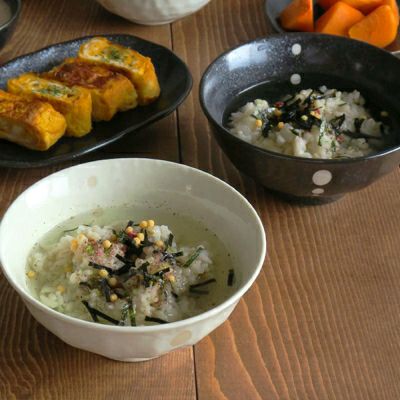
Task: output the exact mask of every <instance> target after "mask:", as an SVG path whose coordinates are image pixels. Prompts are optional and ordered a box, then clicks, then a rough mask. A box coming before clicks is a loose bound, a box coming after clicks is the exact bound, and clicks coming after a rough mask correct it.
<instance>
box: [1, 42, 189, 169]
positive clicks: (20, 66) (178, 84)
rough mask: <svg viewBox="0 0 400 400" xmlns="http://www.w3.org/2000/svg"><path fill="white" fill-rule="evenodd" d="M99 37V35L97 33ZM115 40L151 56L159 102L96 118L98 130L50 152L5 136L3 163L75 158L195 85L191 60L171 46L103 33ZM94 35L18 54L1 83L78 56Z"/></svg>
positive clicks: (166, 110) (142, 122)
mask: <svg viewBox="0 0 400 400" xmlns="http://www.w3.org/2000/svg"><path fill="white" fill-rule="evenodd" d="M97 36H99V35H97ZM100 36H103V37H106V38H108V39H109V40H111V41H112V42H115V43H118V44H121V45H123V46H126V47H130V48H132V49H135V50H136V51H138V52H140V53H142V54H143V55H145V56H147V57H150V58H151V59H152V61H153V64H154V66H155V69H156V72H157V76H158V79H159V82H160V87H161V95H160V97H159V98H158V99H157V101H155V102H154V103H152V104H150V105H147V106H143V107H137V108H135V109H133V110H129V111H126V112H121V113H118V114H116V115H115V117H114V118H113V119H112V120H111V121H108V122H94V123H93V129H92V132H90V133H89V134H88V135H87V136H84V137H82V138H70V137H63V138H61V139H60V140H59V141H58V142H57V143H56V144H55V145H54V146H52V147H51V148H50V149H49V150H47V151H44V152H42V151H33V150H29V149H26V148H24V147H21V146H18V145H16V144H13V143H10V142H7V141H5V140H0V166H3V167H14V168H31V167H41V166H46V165H50V164H55V163H58V162H62V161H68V160H73V159H75V158H77V157H79V156H82V155H84V154H87V153H89V152H92V151H94V150H97V149H99V148H101V147H104V146H106V145H108V144H110V143H112V142H114V141H116V140H118V139H120V138H122V137H123V136H124V135H126V134H127V133H130V134H134V133H135V132H137V131H138V130H139V129H140V128H143V127H144V126H147V125H149V124H151V123H153V122H155V121H157V120H159V119H161V118H163V117H165V116H167V115H168V114H170V113H171V112H173V111H174V110H175V109H176V108H177V107H178V106H179V104H181V103H182V101H183V100H184V99H185V98H186V97H187V95H188V94H189V92H190V90H191V88H192V77H191V74H190V72H189V70H188V68H187V66H186V65H185V63H184V62H183V61H182V60H181V59H180V58H178V57H177V56H176V55H175V54H174V53H173V52H171V51H170V50H169V49H167V48H165V47H163V46H160V45H158V44H155V43H152V42H149V41H147V40H144V39H140V38H138V37H135V36H131V35H100ZM92 37H94V36H87V37H83V38H79V39H75V40H71V41H68V42H63V43H58V44H54V45H52V46H49V47H46V48H44V49H41V50H38V51H36V52H34V53H30V54H26V55H23V56H21V57H18V58H15V59H14V60H11V61H9V62H8V63H6V64H4V65H3V66H1V67H0V88H1V89H5V88H6V86H7V81H8V79H10V78H13V77H16V76H18V75H20V74H23V73H25V72H30V71H33V72H44V71H48V70H50V69H51V68H53V67H54V66H56V65H58V64H60V63H62V62H63V60H64V59H66V58H68V57H74V56H76V55H77V53H78V50H79V47H80V45H81V44H82V43H83V42H85V41H86V40H88V39H90V38H92Z"/></svg>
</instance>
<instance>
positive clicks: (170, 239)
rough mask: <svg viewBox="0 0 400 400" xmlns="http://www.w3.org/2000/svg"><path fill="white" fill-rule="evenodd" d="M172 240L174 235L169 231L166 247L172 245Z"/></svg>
mask: <svg viewBox="0 0 400 400" xmlns="http://www.w3.org/2000/svg"><path fill="white" fill-rule="evenodd" d="M173 241H174V235H173V234H172V233H170V234H169V236H168V241H167V249H168V247H171V246H172V242H173Z"/></svg>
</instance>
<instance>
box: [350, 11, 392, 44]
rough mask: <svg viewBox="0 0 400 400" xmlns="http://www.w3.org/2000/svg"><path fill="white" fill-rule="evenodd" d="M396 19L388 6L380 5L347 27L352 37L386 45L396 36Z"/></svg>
mask: <svg viewBox="0 0 400 400" xmlns="http://www.w3.org/2000/svg"><path fill="white" fill-rule="evenodd" d="M397 28H398V21H397V18H396V16H395V14H394V12H393V10H392V8H391V7H390V6H380V7H378V8H377V9H376V10H374V11H372V12H371V13H370V14H368V15H367V16H366V17H365V18H363V19H362V20H361V21H359V22H357V23H356V24H355V25H353V26H352V27H351V28H350V29H349V36H350V37H351V38H352V39H357V40H362V41H364V42H367V43H370V44H373V45H375V46H378V47H386V46H387V45H389V44H390V43H392V42H393V40H394V39H395V38H396V36H397Z"/></svg>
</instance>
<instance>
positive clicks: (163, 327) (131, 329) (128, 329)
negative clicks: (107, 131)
mask: <svg viewBox="0 0 400 400" xmlns="http://www.w3.org/2000/svg"><path fill="white" fill-rule="evenodd" d="M135 160H140V162H144V163H146V162H149V163H153V162H156V163H160V164H164V165H174V166H175V167H178V168H183V169H186V170H187V171H191V172H193V173H196V174H199V175H201V176H204V177H206V178H208V179H210V180H212V181H214V182H216V183H218V184H220V185H222V186H224V187H225V188H226V189H228V190H229V191H230V192H231V193H232V194H234V195H235V196H237V197H238V198H239V199H240V201H241V202H242V203H244V204H245V205H246V206H247V208H248V209H249V211H250V213H251V214H252V216H253V217H254V218H255V221H256V223H257V225H256V226H255V228H257V229H258V230H259V233H260V235H259V236H260V240H261V254H260V257H259V261H258V264H257V266H256V268H255V270H254V272H253V273H252V274H251V276H250V278H249V279H248V280H247V282H246V283H245V284H244V285H243V286H242V287H241V288H240V289H239V290H237V291H235V293H233V294H232V295H231V296H230V297H228V298H227V299H226V300H225V301H224V302H222V303H221V304H219V305H217V306H216V307H213V308H211V309H210V310H207V311H205V312H203V313H201V314H198V315H195V316H193V317H190V318H186V319H183V320H180V321H176V322H169V323H166V324H159V325H150V326H118V325H105V324H99V323H95V322H91V321H85V320H81V319H79V318H75V317H71V316H69V315H67V314H63V313H61V312H59V311H55V310H53V309H52V308H50V307H47V306H45V305H44V304H43V303H41V302H40V301H39V300H37V299H35V298H34V297H33V295H31V294H30V293H29V292H28V291H25V290H24V289H23V288H21V287H20V285H18V284H17V283H16V282H15V281H14V279H13V278H12V277H11V276H10V275H9V274H8V272H7V271H6V268H5V267H4V266H3V263H2V254H1V246H0V268H1V270H2V271H3V274H4V276H5V277H6V278H7V281H8V282H9V283H10V285H11V286H12V287H13V288H14V289H15V290H16V291H17V292H18V294H19V295H20V296H21V297H22V299H24V300H26V301H28V302H29V303H31V304H32V305H33V306H35V307H37V308H39V309H40V310H41V311H43V312H45V313H47V314H50V315H52V316H54V317H55V318H56V319H61V320H64V321H65V322H69V323H71V324H72V325H78V326H81V327H82V328H84V327H87V328H92V329H99V330H101V331H105V332H107V331H108V332H119V333H135V332H137V333H146V332H147V333H148V332H153V331H156V332H158V331H168V330H170V329H174V328H184V327H186V326H188V325H192V324H193V323H198V322H201V321H203V320H206V319H208V318H210V317H213V316H215V315H217V314H219V313H220V312H222V311H223V310H225V309H227V308H229V307H230V306H232V305H234V304H235V303H236V302H238V301H239V300H240V299H241V298H242V297H243V295H244V294H245V293H246V292H247V291H248V290H249V289H250V287H251V285H252V284H253V283H254V281H255V280H256V278H257V277H258V275H259V273H260V271H261V268H262V266H263V264H264V261H265V257H266V253H267V241H266V233H265V230H264V226H263V224H262V222H261V219H260V217H259V215H258V214H257V212H256V210H255V209H254V207H253V206H252V205H251V204H250V202H249V201H248V200H247V199H246V198H245V197H244V196H243V195H242V194H241V193H240V192H239V191H238V190H236V189H235V188H234V187H232V186H231V185H229V184H228V183H226V182H224V181H223V180H222V179H220V178H217V177H215V176H214V175H212V174H210V173H208V172H205V171H202V170H200V169H197V168H194V167H190V166H188V165H185V164H180V163H176V162H172V161H165V160H159V159H152V158H138V157H132V158H112V159H105V160H97V161H90V162H87V163H82V164H78V165H74V166H72V167H68V168H64V169H62V170H60V171H57V172H54V173H52V174H50V175H47V176H46V177H44V178H42V179H40V180H39V181H37V182H35V183H34V184H33V185H31V186H30V187H28V188H27V189H26V190H24V191H23V192H22V193H21V194H20V195H19V196H17V198H16V199H15V200H14V201H13V202H12V203H11V205H10V206H9V208H8V209H7V211H6V213H5V214H4V216H3V219H5V218H6V217H7V215H8V213H9V212H10V210H12V209H13V208H14V207H16V204H17V203H18V201H19V199H20V198H22V196H24V195H26V194H27V193H29V192H30V191H31V190H33V189H34V188H35V187H36V186H38V185H39V184H41V183H42V182H44V181H46V180H47V179H50V178H51V177H54V176H57V175H58V174H65V173H66V172H68V171H70V170H73V169H79V168H80V167H81V166H88V165H101V164H107V163H109V162H126V161H135ZM2 227H3V224H0V243H1V238H2V236H4V235H5V232H3V229H2Z"/></svg>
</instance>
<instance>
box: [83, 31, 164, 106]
mask: <svg viewBox="0 0 400 400" xmlns="http://www.w3.org/2000/svg"><path fill="white" fill-rule="evenodd" d="M78 56H79V58H81V59H82V60H85V61H87V62H91V63H95V64H99V65H104V66H106V67H108V68H111V69H113V70H114V71H116V72H120V73H122V74H124V75H125V76H127V77H128V78H129V79H130V80H131V81H132V83H133V84H134V86H135V88H136V91H137V93H138V97H139V104H140V105H146V104H149V103H151V102H153V101H155V100H156V99H157V98H158V97H159V96H160V85H159V83H158V78H157V75H156V72H155V69H154V65H153V63H152V61H151V59H150V58H148V57H144V56H143V55H141V54H140V53H138V52H137V51H135V50H132V49H130V48H127V47H124V46H120V45H118V44H115V43H112V42H110V41H109V40H108V39H106V38H103V37H96V38H93V39H90V40H88V41H87V42H85V43H83V44H82V46H81V47H80V49H79V54H78Z"/></svg>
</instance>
